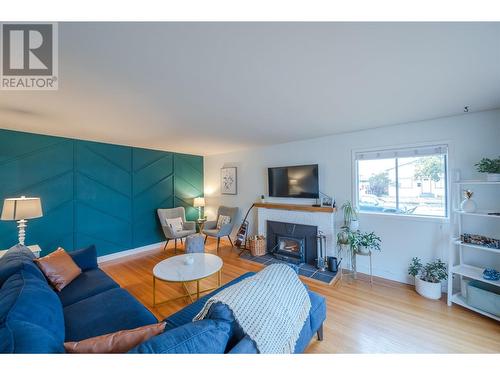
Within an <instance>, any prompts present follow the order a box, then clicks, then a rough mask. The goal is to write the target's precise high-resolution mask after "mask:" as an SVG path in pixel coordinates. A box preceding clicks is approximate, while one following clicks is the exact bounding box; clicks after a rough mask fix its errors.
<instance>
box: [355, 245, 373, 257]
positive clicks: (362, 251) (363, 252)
mask: <svg viewBox="0 0 500 375" xmlns="http://www.w3.org/2000/svg"><path fill="white" fill-rule="evenodd" d="M356 254H359V255H370V250H367V249H366V247H364V246H360V247H359V249H358V250H356Z"/></svg>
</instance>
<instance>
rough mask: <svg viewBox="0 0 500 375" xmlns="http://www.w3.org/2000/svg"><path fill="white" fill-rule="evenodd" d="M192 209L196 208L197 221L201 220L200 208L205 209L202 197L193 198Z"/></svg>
mask: <svg viewBox="0 0 500 375" xmlns="http://www.w3.org/2000/svg"><path fill="white" fill-rule="evenodd" d="M193 207H196V208H198V219H200V220H201V208H202V207H205V198H203V197H198V198H194V202H193Z"/></svg>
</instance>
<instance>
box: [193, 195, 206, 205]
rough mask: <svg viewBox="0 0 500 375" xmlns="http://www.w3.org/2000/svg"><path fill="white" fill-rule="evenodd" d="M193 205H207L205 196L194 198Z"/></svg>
mask: <svg viewBox="0 0 500 375" xmlns="http://www.w3.org/2000/svg"><path fill="white" fill-rule="evenodd" d="M193 207H205V198H203V197H199V198H194V202H193Z"/></svg>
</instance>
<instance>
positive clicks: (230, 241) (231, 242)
mask: <svg viewBox="0 0 500 375" xmlns="http://www.w3.org/2000/svg"><path fill="white" fill-rule="evenodd" d="M227 238H228V239H229V243H230V244H231V247H234V245H233V241H232V240H231V237H230V236H227Z"/></svg>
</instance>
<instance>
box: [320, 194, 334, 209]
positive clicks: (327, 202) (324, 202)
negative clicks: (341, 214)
mask: <svg viewBox="0 0 500 375" xmlns="http://www.w3.org/2000/svg"><path fill="white" fill-rule="evenodd" d="M321 206H323V207H333V198H332V197H327V196H325V197H322V198H321Z"/></svg>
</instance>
